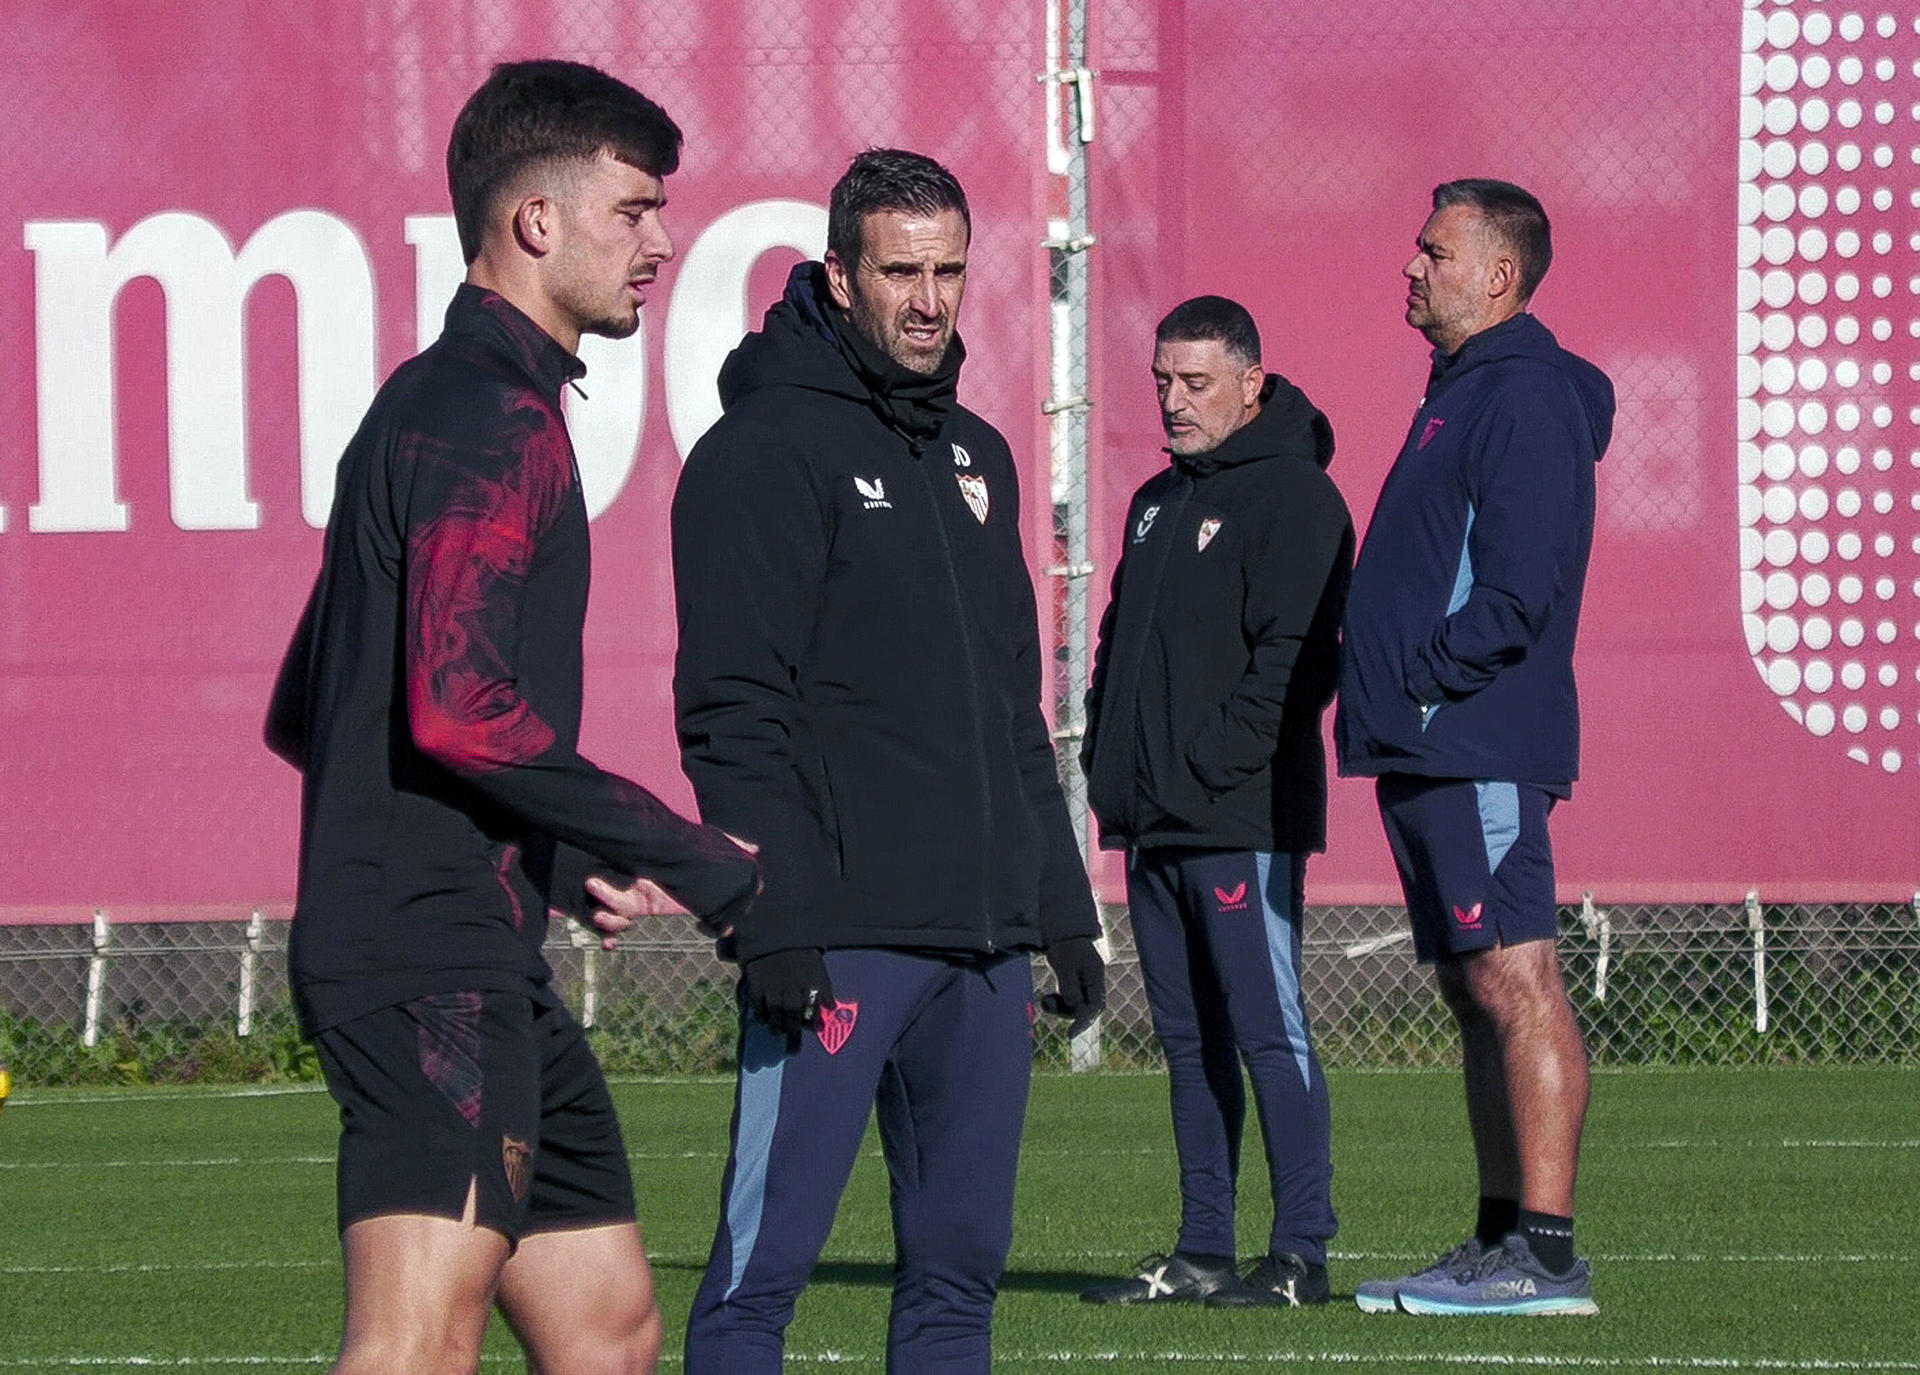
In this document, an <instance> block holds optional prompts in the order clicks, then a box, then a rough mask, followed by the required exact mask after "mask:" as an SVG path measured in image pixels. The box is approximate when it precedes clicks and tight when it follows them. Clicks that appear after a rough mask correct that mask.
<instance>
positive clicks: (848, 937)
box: [673, 149, 1104, 1375]
mask: <svg viewBox="0 0 1920 1375" xmlns="http://www.w3.org/2000/svg"><path fill="white" fill-rule="evenodd" d="M969 232H970V228H969V222H968V218H967V205H966V198H965V195H964V193H963V192H962V191H961V189H960V186H959V183H958V182H956V181H955V180H954V179H953V177H952V175H951V174H950V173H948V172H947V171H946V170H945V169H944V168H942V167H940V166H939V164H937V163H935V162H932V161H931V160H929V159H927V158H924V157H920V156H918V155H916V154H912V153H903V152H897V151H893V150H884V149H876V150H870V151H869V152H866V153H863V154H861V155H860V156H859V157H858V158H856V159H854V162H853V164H852V166H851V167H849V168H848V170H847V173H846V175H845V176H843V177H842V178H841V179H840V181H839V183H838V184H836V185H835V187H834V190H833V196H832V200H831V203H830V206H829V213H828V227H827V242H828V248H827V255H826V262H825V263H824V264H822V263H805V264H802V265H801V266H800V267H798V268H796V269H795V271H794V273H793V275H792V278H791V280H790V281H789V283H788V286H787V291H786V294H785V297H784V298H783V299H782V300H781V301H780V302H779V303H778V304H776V305H775V306H774V307H773V308H772V309H771V310H770V311H768V312H767V317H766V323H765V326H764V328H763V329H762V330H761V331H760V332H759V333H757V334H751V335H749V336H747V338H746V340H745V341H744V342H742V344H741V345H740V347H739V348H738V349H736V350H735V351H734V353H733V354H732V356H731V357H729V358H728V360H727V363H726V365H725V366H724V367H723V368H722V370H721V373H720V393H721V400H722V403H723V405H724V407H725V413H724V414H723V416H722V418H721V419H720V421H719V422H718V423H717V424H716V425H715V426H714V427H713V429H712V430H711V431H710V432H709V433H708V434H707V435H706V436H705V437H704V438H703V439H701V441H700V442H699V443H698V444H696V445H695V446H694V449H693V452H692V453H691V454H690V455H689V456H688V458H687V464H686V469H685V471H684V472H683V474H682V476H681V481H680V487H679V490H678V492H677V493H676V495H675V498H674V510H673V556H674V580H675V588H676V594H677V600H678V610H679V617H680V652H679V658H678V661H677V663H676V666H675V674H674V698H675V704H676V711H677V719H678V724H679V730H680V741H681V751H682V757H683V760H684V762H685V765H686V770H687V776H688V777H689V778H690V779H691V780H692V782H693V787H694V792H695V793H696V794H697V795H698V797H699V799H700V808H701V812H702V815H703V816H705V817H706V818H707V819H708V820H709V821H710V822H711V823H713V824H715V825H723V826H726V827H728V828H730V830H731V832H732V833H733V834H735V835H739V836H743V837H745V838H746V839H748V840H750V841H753V842H755V843H757V844H758V846H759V858H760V862H761V865H762V871H763V873H764V874H765V876H766V888H765V892H764V894H763V895H762V897H761V898H760V899H759V902H760V904H762V905H760V906H757V907H756V908H755V913H756V921H754V922H753V923H749V924H745V925H742V926H741V927H740V928H739V929H738V931H737V932H736V935H735V937H734V941H735V945H734V953H735V955H736V956H737V958H738V959H739V960H740V962H741V995H742V996H741V1005H742V1011H741V1049H740V1076H739V1087H738V1096H737V1099H736V1107H735V1113H734V1122H733V1133H732V1150H731V1152H730V1155H729V1159H728V1164H727V1171H726V1177H725V1180H724V1182H723V1184H722V1195H723V1196H722V1207H721V1217H720V1223H719V1227H718V1230H717V1233H716V1235H715V1238H714V1246H713V1252H712V1256H711V1258H710V1260H709V1263H708V1267H707V1273H706V1277H705V1279H704V1281H703V1282H702V1284H701V1286H700V1291H699V1293H698V1295H697V1296H696V1298H695V1300H694V1307H693V1313H692V1315H691V1317H690V1319H689V1321H688V1325H687V1357H686V1369H687V1372H688V1375H773V1372H777V1371H778V1370H779V1369H780V1367H781V1352H782V1346H783V1342H784V1334H785V1330H786V1326H787V1323H788V1321H789V1320H790V1319H791V1318H792V1316H793V1309H794V1303H795V1300H796V1299H797V1297H798V1295H799V1293H800V1290H801V1288H802V1286H803V1285H804V1284H805V1283H806V1279H807V1275H808V1273H809V1272H810V1271H811V1269H812V1267H813V1264H814V1261H815V1260H816V1259H817V1257H818V1256H819V1253H820V1247H821V1245H822V1244H823V1243H824V1242H825V1240H826V1237H827V1232H828V1230H829V1228H830V1227H831V1226H832V1223H833V1215H834V1211H835V1209H836V1207H837V1206H838V1203H839V1199H840V1194H841V1191H842V1190H843V1189H844V1187H845V1185H846V1181H847V1176H848V1173H849V1171H850V1170H851V1168H852V1165H853V1160H854V1156H855V1154H856V1152H857V1151H858V1149H859V1145H860V1141H861V1138H862V1136H863V1134H864V1133H865V1130H866V1124H867V1119H868V1117H869V1115H870V1114H871V1113H873V1111H874V1109H875V1107H876V1105H877V1107H878V1116H879V1122H880V1134H881V1142H882V1144H883V1146H884V1147H885V1150H886V1154H887V1161H888V1168H889V1170H890V1172H891V1175H892V1179H893V1192H892V1202H893V1213H894V1237H895V1245H896V1249H897V1255H896V1258H895V1263H894V1294H893V1315H892V1322H891V1325H890V1329H889V1334H888V1343H887V1348H888V1362H887V1368H888V1369H889V1370H897V1371H913V1372H915V1373H916V1375H963V1373H964V1375H972V1373H973V1372H985V1371H986V1370H987V1369H988V1367H989V1364H990V1362H991V1347H990V1342H989V1336H990V1328H991V1322H992V1316H993V1305H994V1298H995V1294H996V1292H997V1289H998V1286H999V1280H1000V1272H1001V1270H1002V1268H1003V1267H1004V1265H1005V1263H1006V1257H1007V1251H1008V1248H1009V1246H1010V1244H1011V1241H1012V1227H1013V1186H1014V1174H1015V1167H1016V1164H1017V1160H1018V1156H1019V1143H1020V1130H1021V1124H1022V1121H1023V1119H1024V1117H1025V1112H1026V1099H1027V1081H1028V1075H1029V1071H1030V1068H1031V1063H1032V1053H1033V1052H1032V1030H1031V1010H1032V987H1031V972H1030V960H1029V957H1028V955H1027V953H1026V952H1027V951H1030V950H1034V949H1044V950H1045V951H1046V954H1047V958H1048V960H1049V962H1050V963H1051V964H1052V966H1053V969H1054V972H1055V974H1056V976H1057V978H1058V981H1059V984H1060V990H1059V992H1058V993H1056V994H1054V995H1050V998H1049V1000H1048V1002H1047V1003H1046V1004H1045V1005H1047V1006H1049V1008H1050V1009H1051V1010H1054V1011H1058V1012H1062V1013H1064V1014H1066V1015H1069V1016H1072V1017H1075V1018H1076V1019H1078V1018H1086V1017H1091V1016H1092V1014H1093V1013H1094V1012H1096V1011H1098V1010H1099V1007H1100V1004H1101V1001H1102V998H1103V996H1104V993H1103V990H1104V969H1103V966H1102V964H1101V961H1100V957H1099V955H1098V953H1097V952H1096V950H1095V948H1094V938H1095V937H1096V936H1097V935H1098V933H1099V925H1098V920H1097V917H1096V915H1095V912H1094V907H1093V896H1092V893H1091V891H1090V889H1089V887H1088V884H1087V876H1086V869H1085V866H1084V865H1083V864H1082V863H1081V859H1080V854H1079V850H1078V847H1077V845H1076V844H1075V841H1074V836H1073V829H1072V825H1071V823H1070V822H1069V820H1068V817H1067V811H1066V804H1065V802H1064V801H1063V799H1062V797H1061V793H1060V787H1059V781H1058V776H1057V773H1056V766H1055V763H1054V757H1053V749H1052V744H1051V741H1050V740H1049V738H1048V734H1047V728H1046V723H1045V721H1044V719H1043V718H1042V716H1041V714H1040V707H1039V697H1040V649H1039V631H1038V625H1037V618H1036V615H1035V606H1034V596H1033V585H1032V582H1031V580H1030V578H1029V576H1028V573H1027V567H1026V563H1025V559H1024V557H1023V554H1022V550H1021V542H1020V509H1019V492H1018V490H1017V487H1016V484H1015V471H1014V466H1013V457H1012V454H1011V453H1010V452H1009V451H1008V448H1007V443H1006V441H1005V440H1004V439H1002V438H1001V436H1000V435H999V433H998V432H997V431H995V430H994V429H993V428H992V427H991V426H990V425H988V424H987V423H986V422H985V421H983V420H981V419H980V418H979V417H978V416H976V415H974V414H973V413H972V412H970V411H968V410H966V409H964V408H963V407H961V406H959V405H958V404H957V402H956V400H955V387H956V383H957V380H958V375H959V370H960V362H961V359H962V358H963V357H964V354H965V351H964V349H963V348H962V346H961V343H960V339H959V337H958V336H957V335H956V334H955V332H954V329H955V321H956V318H957V314H958V311H959V306H960V300H961V296H962V294H963V292H964V289H965V283H966V265H967V244H968V238H969Z"/></svg>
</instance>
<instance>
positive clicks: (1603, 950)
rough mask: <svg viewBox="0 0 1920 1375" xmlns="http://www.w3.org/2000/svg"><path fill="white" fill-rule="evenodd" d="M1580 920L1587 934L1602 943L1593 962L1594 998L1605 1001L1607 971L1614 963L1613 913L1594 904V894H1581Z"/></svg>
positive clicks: (1598, 1001)
mask: <svg viewBox="0 0 1920 1375" xmlns="http://www.w3.org/2000/svg"><path fill="white" fill-rule="evenodd" d="M1580 920H1581V921H1582V922H1583V923H1584V924H1585V925H1586V928H1587V935H1588V937H1589V938H1591V939H1595V940H1598V941H1599V943H1600V953H1599V955H1598V957H1597V958H1596V959H1595V960H1594V962H1593V1000H1594V1001H1595V1002H1596V1003H1604V1002H1605V1001H1606V1000H1607V973H1608V971H1609V970H1610V969H1611V968H1612V965H1613V913H1611V912H1604V911H1601V910H1600V909H1599V908H1597V907H1595V906H1594V905H1593V894H1592V893H1583V894H1581V896H1580Z"/></svg>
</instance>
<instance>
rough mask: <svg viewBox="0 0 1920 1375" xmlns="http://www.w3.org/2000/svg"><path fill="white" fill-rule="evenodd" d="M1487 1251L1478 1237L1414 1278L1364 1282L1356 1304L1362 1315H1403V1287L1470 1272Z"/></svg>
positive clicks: (1470, 1238) (1402, 1277) (1417, 1272)
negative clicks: (1401, 1302) (1456, 1272)
mask: <svg viewBox="0 0 1920 1375" xmlns="http://www.w3.org/2000/svg"><path fill="white" fill-rule="evenodd" d="M1486 1250H1487V1248H1486V1246H1485V1245H1484V1244H1483V1243H1482V1242H1481V1240H1480V1238H1479V1237H1468V1238H1467V1239H1466V1240H1465V1241H1463V1242H1461V1243H1460V1244H1459V1245H1458V1246H1456V1247H1454V1248H1453V1249H1452V1250H1451V1251H1449V1252H1447V1253H1446V1254H1445V1255H1444V1256H1442V1257H1440V1259H1439V1260H1436V1261H1435V1262H1434V1263H1433V1264H1431V1265H1429V1266H1428V1267H1427V1268H1426V1269H1424V1270H1416V1271H1414V1272H1413V1273H1412V1274H1411V1275H1402V1276H1400V1278H1399V1279H1393V1280H1362V1281H1361V1283H1360V1287H1359V1288H1358V1289H1355V1290H1354V1291H1353V1301H1354V1302H1355V1303H1356V1304H1358V1305H1359V1306H1360V1311H1361V1312H1362V1313H1397V1312H1399V1311H1400V1286H1402V1285H1404V1284H1414V1283H1418V1282H1420V1281H1423V1280H1431V1279H1436V1278H1438V1277H1439V1276H1441V1275H1445V1274H1447V1273H1449V1272H1451V1271H1454V1270H1458V1269H1461V1268H1463V1267H1464V1268H1467V1269H1471V1268H1472V1267H1473V1266H1475V1265H1477V1264H1479V1262H1480V1257H1481V1256H1483V1255H1485V1254H1486Z"/></svg>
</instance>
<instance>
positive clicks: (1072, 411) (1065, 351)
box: [1040, 0, 1110, 1070]
mask: <svg viewBox="0 0 1920 1375" xmlns="http://www.w3.org/2000/svg"><path fill="white" fill-rule="evenodd" d="M1086 50H1087V0H1065V4H1064V10H1062V8H1061V7H1060V4H1059V0H1056V3H1055V5H1054V6H1053V7H1052V8H1051V9H1050V11H1049V23H1048V54H1047V55H1048V60H1049V68H1050V69H1049V70H1048V71H1046V72H1043V73H1042V74H1041V76H1040V79H1041V81H1043V82H1045V83H1046V84H1047V86H1048V99H1047V101H1046V109H1047V119H1048V127H1047V131H1046V137H1047V146H1048V164H1049V167H1050V168H1051V169H1052V170H1053V171H1054V172H1055V173H1056V174H1057V175H1060V176H1062V177H1063V180H1064V182H1065V190H1066V217H1065V219H1064V220H1055V221H1054V222H1053V223H1052V224H1051V225H1050V226H1049V228H1050V230H1051V234H1050V237H1049V238H1048V239H1047V240H1046V242H1045V247H1046V249H1047V250H1048V252H1049V254H1050V255H1051V266H1052V292H1051V313H1052V319H1053V329H1052V347H1053V358H1052V368H1051V377H1052V393H1053V394H1052V395H1051V396H1050V397H1048V399H1047V400H1046V402H1045V403H1044V404H1043V405H1042V407H1041V410H1042V411H1043V412H1044V413H1045V414H1046V415H1048V416H1050V417H1051V418H1052V431H1053V442H1052V452H1053V469H1054V471H1053V474H1052V477H1053V484H1052V485H1053V497H1054V513H1055V522H1054V524H1055V534H1056V546H1057V548H1058V549H1059V552H1060V554H1061V555H1063V556H1064V557H1063V559H1062V561H1061V563H1060V564H1059V565H1057V566H1055V567H1052V568H1049V569H1048V570H1047V572H1048V574H1049V575H1050V576H1052V577H1057V578H1061V579H1064V584H1065V585H1064V588H1063V597H1062V600H1063V601H1064V607H1063V611H1064V620H1065V626H1064V628H1063V639H1064V645H1063V648H1064V650H1065V675H1064V678H1062V679H1061V680H1059V681H1058V683H1057V686H1056V698H1055V704H1054V705H1055V711H1054V722H1055V729H1054V740H1055V744H1056V747H1057V749H1058V751H1059V754H1060V782H1061V787H1062V790H1063V791H1064V792H1065V794H1066V799H1067V812H1068V815H1069V816H1070V817H1071V818H1072V820H1073V828H1074V835H1075V837H1076V838H1077V839H1078V840H1079V842H1080V853H1081V857H1082V858H1083V859H1084V858H1085V857H1086V855H1087V852H1088V850H1089V848H1090V844H1089V842H1090V836H1091V828H1092V817H1091V815H1090V812H1089V809H1088V806H1087V789H1086V780H1085V779H1084V778H1082V776H1081V774H1080V765H1079V753H1080V741H1081V739H1082V738H1083V737H1084V735H1085V734H1086V711H1085V705H1084V701H1083V695H1084V693H1085V692H1086V686H1087V678H1088V674H1089V670H1090V668H1091V666H1092V661H1093V624H1092V586H1091V584H1092V579H1093V573H1094V567H1093V561H1092V553H1091V548H1092V542H1091V539H1090V520H1091V514H1092V513H1091V510H1090V504H1091V503H1090V500H1089V498H1090V495H1091V490H1090V489H1091V481H1090V474H1089V463H1088V451H1089V448H1090V442H1089V428H1090V427H1089V425H1088V423H1087V421H1088V417H1087V412H1088V410H1089V409H1090V407H1091V405H1092V402H1091V401H1090V399H1089V398H1090V396H1091V390H1092V380H1091V367H1090V364H1089V358H1088V347H1089V341H1090V339H1091V335H1092V310H1091V305H1090V302H1091V290H1090V276H1091V274H1090V272H1089V270H1088V262H1087V252H1088V250H1089V249H1091V248H1092V247H1093V246H1094V243H1095V237H1094V235H1093V233H1092V232H1091V230H1090V229H1089V227H1088V218H1089V209H1088V198H1087V182H1088V158H1087V149H1088V146H1089V145H1090V144H1092V142H1093V138H1094V128H1095V125H1094V75H1095V74H1094V73H1093V72H1092V71H1091V70H1090V69H1089V68H1088V67H1087V65H1086V55H1087V53H1086ZM1100 947H1101V954H1102V955H1103V956H1110V948H1109V946H1108V944H1107V940H1106V937H1105V936H1104V935H1103V936H1102V937H1101V939H1100ZM1100 1060H1101V1052H1100V1024H1099V1022H1098V1021H1095V1022H1094V1023H1093V1024H1092V1025H1091V1026H1089V1027H1087V1028H1086V1029H1085V1030H1084V1031H1082V1032H1081V1033H1080V1034H1079V1035H1077V1036H1075V1037H1074V1038H1073V1042H1072V1047H1071V1051H1070V1054H1069V1063H1070V1064H1071V1065H1072V1067H1073V1068H1074V1069H1075V1070H1085V1069H1097V1068H1099V1066H1100Z"/></svg>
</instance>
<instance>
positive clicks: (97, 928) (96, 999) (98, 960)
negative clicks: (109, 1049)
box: [80, 907, 113, 1048]
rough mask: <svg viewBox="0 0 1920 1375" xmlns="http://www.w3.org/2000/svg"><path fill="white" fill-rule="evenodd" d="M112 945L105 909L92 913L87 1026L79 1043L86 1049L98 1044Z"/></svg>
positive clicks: (95, 910)
mask: <svg viewBox="0 0 1920 1375" xmlns="http://www.w3.org/2000/svg"><path fill="white" fill-rule="evenodd" d="M112 943H113V923H112V922H111V921H109V920H108V919H107V909H106V908H104V907H96V908H95V909H94V911H93V958H92V959H91V960H89V961H88V962H87V1025H86V1029H85V1030H84V1031H82V1032H81V1034H80V1043H81V1044H82V1045H84V1046H87V1047H90V1048H91V1047H93V1046H97V1045H99V1044H100V1004H101V1001H102V1000H103V999H104V998H105V997H106V993H107V947H108V946H109V945H111V944H112Z"/></svg>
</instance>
